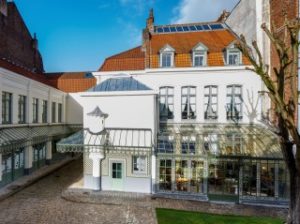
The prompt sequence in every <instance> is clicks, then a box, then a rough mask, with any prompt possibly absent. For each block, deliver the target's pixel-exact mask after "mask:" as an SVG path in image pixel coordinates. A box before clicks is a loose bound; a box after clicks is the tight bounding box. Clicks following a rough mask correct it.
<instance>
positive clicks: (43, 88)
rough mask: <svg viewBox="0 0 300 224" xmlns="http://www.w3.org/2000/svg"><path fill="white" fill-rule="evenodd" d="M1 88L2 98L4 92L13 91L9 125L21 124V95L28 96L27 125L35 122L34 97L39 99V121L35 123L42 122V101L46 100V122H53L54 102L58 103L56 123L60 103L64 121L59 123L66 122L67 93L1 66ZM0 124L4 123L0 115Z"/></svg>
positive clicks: (0, 97) (0, 105)
mask: <svg viewBox="0 0 300 224" xmlns="http://www.w3.org/2000/svg"><path fill="white" fill-rule="evenodd" d="M0 81H1V82H0V90H1V96H0V99H2V92H8V93H12V122H11V124H7V125H9V126H12V125H13V126H16V125H19V122H18V97H19V95H24V96H26V100H27V101H26V122H25V125H28V124H33V122H32V116H33V115H32V113H33V108H32V105H33V98H36V99H38V100H39V101H38V102H39V103H38V122H37V123H34V124H41V123H42V111H43V110H42V109H43V108H42V101H43V100H46V101H47V102H48V111H47V115H48V116H47V121H48V122H46V123H49V124H51V123H52V109H51V107H52V102H54V103H56V114H55V121H56V122H54V123H58V114H59V113H58V112H59V111H58V104H61V105H62V121H61V122H59V123H65V120H66V118H65V117H66V113H65V110H66V96H67V94H66V93H64V92H62V91H60V90H58V89H55V88H53V87H50V86H48V85H45V84H43V83H40V82H37V81H35V80H32V79H29V78H26V77H24V76H22V75H19V74H17V73H14V72H12V71H9V70H6V69H3V68H0ZM0 108H2V100H0ZM0 125H1V126H4V125H3V124H2V116H1V117H0Z"/></svg>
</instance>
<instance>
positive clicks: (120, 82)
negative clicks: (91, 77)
mask: <svg viewBox="0 0 300 224" xmlns="http://www.w3.org/2000/svg"><path fill="white" fill-rule="evenodd" d="M144 90H152V89H151V88H149V87H148V86H146V85H145V84H143V83H141V82H139V81H137V80H136V79H134V78H132V77H124V78H110V79H107V80H105V81H104V82H101V83H100V84H98V85H96V86H94V87H93V88H91V89H89V90H88V91H87V92H111V91H144Z"/></svg>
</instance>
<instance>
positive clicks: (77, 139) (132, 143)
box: [57, 128, 153, 155]
mask: <svg viewBox="0 0 300 224" xmlns="http://www.w3.org/2000/svg"><path fill="white" fill-rule="evenodd" d="M152 149H153V142H152V131H151V129H129V128H128V129H126V128H106V129H104V130H103V131H101V132H99V133H92V132H90V131H89V129H83V130H80V131H78V132H76V133H75V134H73V135H71V136H69V137H67V138H65V139H62V140H61V141H59V142H58V143H57V150H58V151H59V152H61V153H65V152H75V153H84V152H88V153H89V152H104V153H123V154H139V155H148V154H151V153H152V151H153V150H152Z"/></svg>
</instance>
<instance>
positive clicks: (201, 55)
mask: <svg viewBox="0 0 300 224" xmlns="http://www.w3.org/2000/svg"><path fill="white" fill-rule="evenodd" d="M207 50H208V48H207V47H206V46H205V45H204V44H202V43H199V44H197V45H196V46H195V47H194V48H193V66H194V67H199V66H206V65H207Z"/></svg>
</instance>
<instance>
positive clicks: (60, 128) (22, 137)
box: [0, 125, 78, 153]
mask: <svg viewBox="0 0 300 224" xmlns="http://www.w3.org/2000/svg"><path fill="white" fill-rule="evenodd" d="M75 130H76V128H75ZM77 130H78V128H77ZM72 132H74V129H73V128H70V127H69V126H67V125H44V126H30V127H28V126H25V127H24V126H23V127H5V128H1V129H0V153H6V152H10V151H11V150H12V149H17V148H22V147H26V146H29V145H36V144H40V143H42V142H46V141H49V140H51V139H52V138H53V137H55V136H64V135H67V134H70V133H72Z"/></svg>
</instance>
